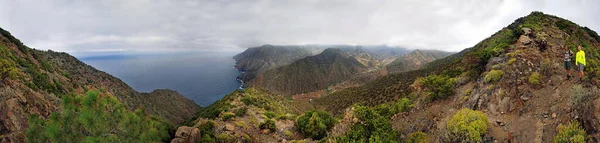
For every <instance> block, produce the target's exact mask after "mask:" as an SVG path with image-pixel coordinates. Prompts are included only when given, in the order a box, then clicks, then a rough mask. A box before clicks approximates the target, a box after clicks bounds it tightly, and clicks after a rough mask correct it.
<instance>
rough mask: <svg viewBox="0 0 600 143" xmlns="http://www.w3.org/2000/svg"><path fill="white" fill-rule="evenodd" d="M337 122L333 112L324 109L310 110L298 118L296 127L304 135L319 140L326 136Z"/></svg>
mask: <svg viewBox="0 0 600 143" xmlns="http://www.w3.org/2000/svg"><path fill="white" fill-rule="evenodd" d="M335 123H336V120H335V119H334V118H333V116H332V115H331V114H329V113H328V112H326V111H322V110H309V111H306V112H305V113H304V114H302V115H300V116H299V117H298V119H296V127H298V131H300V133H302V134H304V136H306V137H309V138H313V139H315V140H319V139H322V138H324V137H325V136H326V135H327V131H329V130H330V129H331V128H332V127H333V126H334V125H335Z"/></svg>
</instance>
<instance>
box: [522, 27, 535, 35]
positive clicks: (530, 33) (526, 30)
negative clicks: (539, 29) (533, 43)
mask: <svg viewBox="0 0 600 143" xmlns="http://www.w3.org/2000/svg"><path fill="white" fill-rule="evenodd" d="M521 30H523V35H526V36H530V35H533V32H532V30H531V28H522V29H521Z"/></svg>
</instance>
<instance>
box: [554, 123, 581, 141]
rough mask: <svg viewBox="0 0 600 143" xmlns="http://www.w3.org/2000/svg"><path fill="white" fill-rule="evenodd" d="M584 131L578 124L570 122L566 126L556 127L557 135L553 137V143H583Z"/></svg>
mask: <svg viewBox="0 0 600 143" xmlns="http://www.w3.org/2000/svg"><path fill="white" fill-rule="evenodd" d="M586 136H587V135H586V134H585V130H583V128H581V127H580V126H579V123H578V122H571V123H568V124H567V125H563V124H560V125H558V133H557V134H556V136H554V142H555V143H585V139H586Z"/></svg>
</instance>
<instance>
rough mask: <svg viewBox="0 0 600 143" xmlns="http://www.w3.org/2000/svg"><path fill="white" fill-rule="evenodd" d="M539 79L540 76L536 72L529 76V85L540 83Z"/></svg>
mask: <svg viewBox="0 0 600 143" xmlns="http://www.w3.org/2000/svg"><path fill="white" fill-rule="evenodd" d="M541 77H542V76H541V75H540V74H539V73H538V72H534V73H531V75H530V76H529V83H531V84H536V85H537V84H539V83H540V78H541Z"/></svg>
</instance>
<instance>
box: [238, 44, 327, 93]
mask: <svg viewBox="0 0 600 143" xmlns="http://www.w3.org/2000/svg"><path fill="white" fill-rule="evenodd" d="M321 51H322V48H319V47H312V46H273V45H263V46H260V47H253V48H248V49H246V50H245V51H244V52H242V53H240V54H237V55H235V56H234V57H233V59H235V61H236V64H235V68H237V69H238V70H240V71H243V72H244V73H243V74H242V75H240V77H239V79H240V80H242V81H243V82H245V83H249V82H250V81H251V80H253V79H254V78H256V76H257V75H258V74H261V73H262V72H265V71H267V70H269V69H274V68H277V67H280V66H283V65H287V64H290V63H292V62H294V61H296V60H298V59H302V58H304V57H307V56H313V55H316V54H318V53H319V52H321ZM244 86H248V84H245V85H244Z"/></svg>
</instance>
